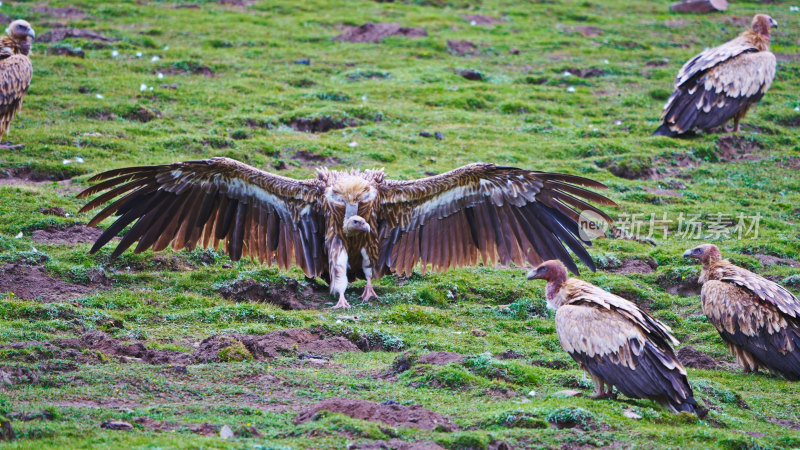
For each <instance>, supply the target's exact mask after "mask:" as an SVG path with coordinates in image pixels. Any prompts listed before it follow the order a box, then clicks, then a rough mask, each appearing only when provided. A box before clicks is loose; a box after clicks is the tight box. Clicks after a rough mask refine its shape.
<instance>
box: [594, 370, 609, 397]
mask: <svg viewBox="0 0 800 450" xmlns="http://www.w3.org/2000/svg"><path fill="white" fill-rule="evenodd" d="M589 375H590V376H591V377H592V383H594V390H595V392H594V394H592V395H590V396H589V397H590V398H596V399H601V398H610V397H611V396H612V395H613V394H612V391H613V390H614V386H612V385H611V384H609V383H607V382H606V381H605V380H604V379H602V378H600V377H598V376H596V375H594V374H592V373H590V374H589ZM605 385H608V392H606V390H605Z"/></svg>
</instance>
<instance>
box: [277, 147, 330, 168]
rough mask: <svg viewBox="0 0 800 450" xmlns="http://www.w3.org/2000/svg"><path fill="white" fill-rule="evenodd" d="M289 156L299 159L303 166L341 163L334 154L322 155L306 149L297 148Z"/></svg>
mask: <svg viewBox="0 0 800 450" xmlns="http://www.w3.org/2000/svg"><path fill="white" fill-rule="evenodd" d="M289 158H291V159H293V160H295V161H299V162H300V164H301V165H303V166H304V167H318V166H334V165H337V164H341V163H342V160H341V159H339V158H337V157H335V156H322V155H318V154H316V153H312V152H309V151H307V150H297V151H296V152H294V153H293V154H292V155H290V156H289Z"/></svg>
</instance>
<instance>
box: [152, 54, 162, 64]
mask: <svg viewBox="0 0 800 450" xmlns="http://www.w3.org/2000/svg"><path fill="white" fill-rule="evenodd" d="M159 59H161V57H160V56H158V55H155V56H153V57H152V58H150V61H151V62H156V61H158V60H159Z"/></svg>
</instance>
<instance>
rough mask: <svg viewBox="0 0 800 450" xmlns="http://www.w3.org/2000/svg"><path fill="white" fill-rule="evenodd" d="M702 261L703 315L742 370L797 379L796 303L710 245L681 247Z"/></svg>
mask: <svg viewBox="0 0 800 450" xmlns="http://www.w3.org/2000/svg"><path fill="white" fill-rule="evenodd" d="M683 256H684V257H686V258H695V259H698V260H699V261H700V262H701V263H702V264H703V271H702V272H701V273H700V279H699V282H700V284H702V285H703V289H702V291H701V292H700V301H701V302H702V305H703V313H704V314H705V315H706V317H708V320H709V321H710V322H711V323H712V324H713V325H714V327H716V329H717V331H718V332H719V335H720V336H721V337H722V340H723V341H725V343H726V344H727V345H728V349H729V350H730V352H731V353H732V354H733V355H734V356H735V357H736V361H737V362H738V363H739V365H740V366H742V368H743V369H744V371H745V372H755V371H757V370H758V369H759V368H763V369H768V370H770V371H772V372H776V373H779V374H781V375H783V376H784V377H786V379H788V380H792V381H797V380H800V301H798V300H797V297H795V296H794V295H792V293H791V292H789V291H788V290H786V289H785V288H784V287H783V286H781V285H779V284H777V283H775V282H772V281H770V280H768V279H766V278H764V277H762V276H759V275H757V274H755V273H753V272H751V271H749V270H747V269H744V268H742V267H738V266H736V265H734V264H732V263H731V262H730V261H728V260H727V259H722V256H721V254H720V252H719V248H717V246H716V245H714V244H703V245H700V246H698V247H695V248H693V249H690V250H687V251H686V253H684V254H683Z"/></svg>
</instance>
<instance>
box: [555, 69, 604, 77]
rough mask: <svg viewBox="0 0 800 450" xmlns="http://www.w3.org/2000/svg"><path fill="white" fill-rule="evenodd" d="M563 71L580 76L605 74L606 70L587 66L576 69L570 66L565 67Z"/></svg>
mask: <svg viewBox="0 0 800 450" xmlns="http://www.w3.org/2000/svg"><path fill="white" fill-rule="evenodd" d="M565 72H569V73H571V74H573V75H575V76H576V77H581V78H591V77H601V76H603V75H605V74H606V71H605V70H603V69H601V68H599V67H589V68H586V69H578V68H576V67H570V68H568V69H566V70H565Z"/></svg>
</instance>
